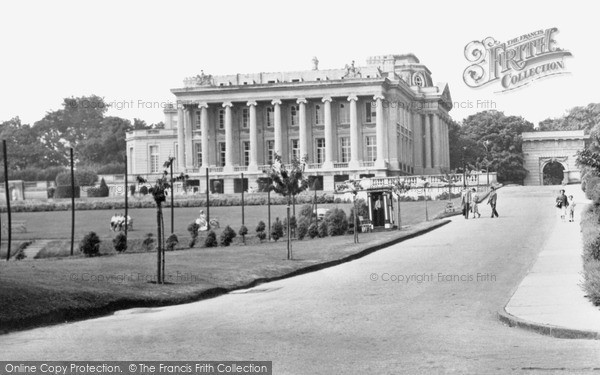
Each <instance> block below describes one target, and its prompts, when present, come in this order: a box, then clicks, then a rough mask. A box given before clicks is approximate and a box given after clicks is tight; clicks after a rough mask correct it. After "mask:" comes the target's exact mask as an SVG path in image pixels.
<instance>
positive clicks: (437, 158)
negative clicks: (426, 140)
mask: <svg viewBox="0 0 600 375" xmlns="http://www.w3.org/2000/svg"><path fill="white" fill-rule="evenodd" d="M432 128H433V151H434V152H433V158H434V160H433V167H434V168H435V170H436V171H435V173H439V168H440V167H441V166H442V155H443V147H442V124H441V121H440V116H439V115H438V114H437V113H436V114H434V115H433V126H432Z"/></svg>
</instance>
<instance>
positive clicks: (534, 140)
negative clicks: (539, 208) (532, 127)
mask: <svg viewBox="0 0 600 375" xmlns="http://www.w3.org/2000/svg"><path fill="white" fill-rule="evenodd" d="M522 138H523V156H524V159H525V169H527V171H528V173H527V177H525V181H524V183H525V185H543V184H544V167H545V166H546V165H547V164H549V163H551V162H559V163H560V164H561V165H562V166H563V168H564V179H563V181H562V182H563V183H577V182H580V181H581V174H580V172H579V168H578V167H577V165H576V157H577V152H578V151H580V150H583V149H584V148H585V145H586V142H588V141H589V136H587V135H585V134H584V132H583V130H575V131H551V132H526V133H523V134H522Z"/></svg>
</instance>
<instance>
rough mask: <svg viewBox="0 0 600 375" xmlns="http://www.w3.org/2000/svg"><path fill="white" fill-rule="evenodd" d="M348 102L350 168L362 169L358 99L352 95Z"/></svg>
mask: <svg viewBox="0 0 600 375" xmlns="http://www.w3.org/2000/svg"><path fill="white" fill-rule="evenodd" d="M348 101H349V102H350V163H348V167H350V168H354V169H358V168H360V160H362V153H361V152H360V149H359V145H358V113H357V108H356V102H357V101H358V97H357V96H356V95H350V96H349V97H348Z"/></svg>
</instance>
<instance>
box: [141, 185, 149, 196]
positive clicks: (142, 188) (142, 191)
mask: <svg viewBox="0 0 600 375" xmlns="http://www.w3.org/2000/svg"><path fill="white" fill-rule="evenodd" d="M140 194H142V195H148V186H146V185H144V186H142V187H141V188H140Z"/></svg>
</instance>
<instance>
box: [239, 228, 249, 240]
mask: <svg viewBox="0 0 600 375" xmlns="http://www.w3.org/2000/svg"><path fill="white" fill-rule="evenodd" d="M238 234H239V235H240V236H242V241H243V242H244V245H245V244H246V235H247V234H248V228H246V226H245V225H242V226H241V227H240V231H239V232H238Z"/></svg>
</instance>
